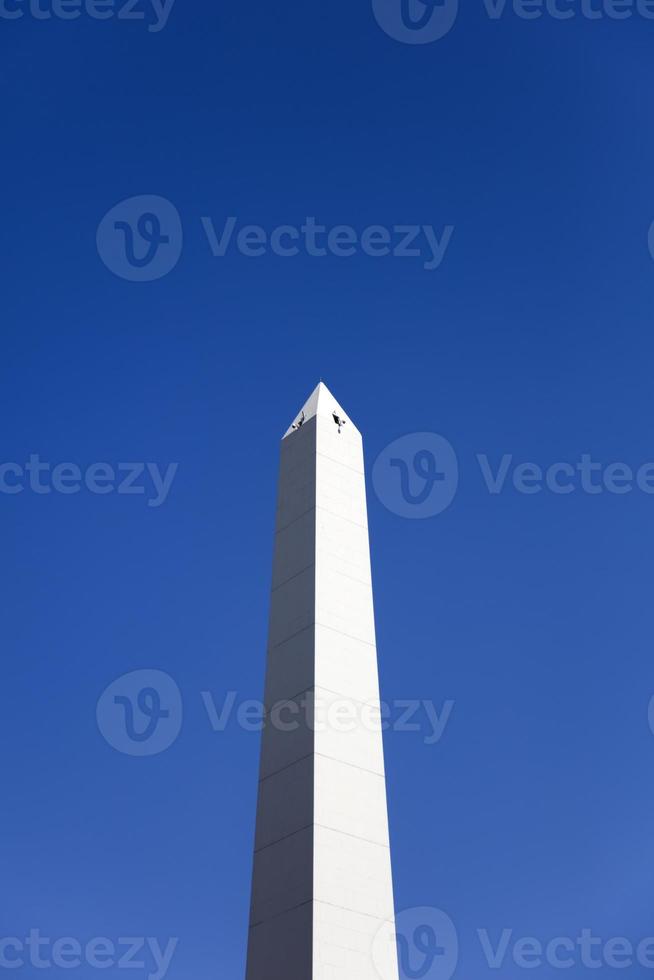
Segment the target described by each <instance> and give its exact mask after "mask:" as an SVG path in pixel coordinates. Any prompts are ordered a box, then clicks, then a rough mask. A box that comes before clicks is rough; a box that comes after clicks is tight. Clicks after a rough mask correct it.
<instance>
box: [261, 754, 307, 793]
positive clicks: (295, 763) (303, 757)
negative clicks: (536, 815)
mask: <svg viewBox="0 0 654 980" xmlns="http://www.w3.org/2000/svg"><path fill="white" fill-rule="evenodd" d="M312 757H313V751H311V752H307V754H306V755H301V756H300V758H299V759H294V760H293V762H287V763H286V765H285V766H282V767H281V768H280V769H275V771H274V772H269V773H268V775H267V776H262V777H261V779H260V780H259V785H261V783H265V781H266V780H267V779H272V778H273V776H279V774H280V772H285V771H286V770H287V769H291V768H292V767H293V766H298V765H299V764H300V763H301V762H305V761H306V759H311V758H312Z"/></svg>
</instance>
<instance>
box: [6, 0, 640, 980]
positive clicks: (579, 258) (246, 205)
mask: <svg viewBox="0 0 654 980" xmlns="http://www.w3.org/2000/svg"><path fill="white" fill-rule="evenodd" d="M653 40H654V22H647V21H644V20H642V19H640V18H634V19H632V20H629V21H624V22H615V21H612V20H604V21H598V22H589V21H587V20H583V19H581V18H577V19H576V20H574V21H570V22H568V23H558V22H553V21H552V20H550V19H548V18H543V19H541V20H539V21H534V22H526V21H523V20H521V19H519V18H517V17H515V16H514V15H513V14H510V13H507V14H506V15H505V16H504V17H503V18H502V19H501V20H500V21H497V22H493V21H490V20H489V19H488V17H487V16H486V15H485V13H484V12H483V8H482V6H481V4H471V3H467V4H465V6H464V9H462V10H461V11H460V13H459V18H458V21H457V24H456V26H455V28H454V29H453V30H452V32H451V33H450V34H449V35H448V36H447V37H445V38H444V39H442V40H440V41H438V42H437V43H435V44H430V45H425V46H424V47H423V46H409V45H403V44H400V43H398V42H397V41H395V40H393V39H391V38H390V37H388V36H387V35H386V34H385V33H383V32H382V31H381V30H380V28H379V27H378V25H377V23H376V22H375V20H374V18H373V15H372V11H371V8H370V4H369V2H366V0H364V2H362V3H360V4H353V3H351V2H350V3H346V2H344V0H341V2H336V3H331V4H328V3H321V4H319V3H308V4H307V3H306V2H304V3H302V2H300V0H288V2H287V3H286V4H283V5H281V4H273V3H270V2H263V0H254V2H251V3H226V2H224V0H221V2H219V3H216V2H208V0H198V2H196V3H190V2H189V0H177V3H176V5H175V7H174V9H173V12H172V14H171V17H170V21H169V23H168V25H167V26H166V28H165V29H164V30H163V31H161V32H160V33H158V34H152V33H148V31H147V30H146V28H145V26H144V25H143V24H141V23H138V22H137V23H123V22H117V21H106V22H101V21H90V20H88V19H86V18H81V19H80V20H78V21H74V22H63V21H57V20H52V21H47V22H40V21H36V20H34V19H33V18H29V17H25V18H23V19H22V20H18V21H2V22H0V45H1V48H2V61H1V68H0V71H1V73H2V88H3V92H4V93H5V97H4V99H3V109H2V119H3V125H2V131H3V140H2V143H3V153H2V163H1V164H0V166H1V167H2V170H3V182H2V187H3V194H2V197H3V208H2V225H3V232H4V235H3V239H4V244H3V245H2V246H1V252H0V255H1V259H2V268H3V272H4V276H3V283H4V284H3V289H2V306H3V311H4V312H3V316H2V323H3V327H2V333H3V341H4V343H3V351H4V352H3V357H2V359H1V361H0V400H1V403H2V418H3V420H4V424H3V426H2V431H3V438H2V452H1V456H2V461H17V462H19V463H22V462H24V461H25V460H26V459H27V457H28V456H29V454H30V453H38V454H40V456H41V458H42V459H44V460H48V461H50V462H52V463H53V464H54V463H57V462H63V461H73V462H76V463H77V464H79V465H80V466H82V467H86V466H88V465H89V464H91V463H93V462H98V461H109V462H111V463H113V464H117V463H118V462H119V461H124V460H143V461H147V460H152V461H157V462H159V463H160V464H161V465H162V466H163V465H165V464H167V463H169V462H171V461H175V462H178V463H179V470H178V473H177V476H176V478H175V482H174V485H173V488H172V491H171V493H170V496H169V498H168V499H167V501H166V502H165V504H164V505H163V506H161V507H160V508H148V506H147V504H146V501H145V498H144V497H139V496H124V495H117V494H111V495H108V496H95V495H91V494H89V493H87V492H81V493H79V494H76V495H71V496H64V495H61V494H50V495H44V496H39V495H37V494H35V493H33V492H30V491H25V492H23V493H21V494H18V495H16V496H8V495H0V510H1V515H0V519H1V521H2V529H3V530H2V540H3V549H2V550H3V558H4V560H3V562H2V566H3V589H2V592H3V599H4V603H3V606H4V607H5V611H4V614H3V629H2V649H3V652H4V656H3V661H4V666H3V679H4V680H3V684H2V686H1V688H0V726H1V727H2V730H3V737H2V745H3V750H2V756H3V759H2V773H3V779H2V782H3V789H4V792H3V806H2V811H3V831H2V838H1V839H2V880H3V894H4V898H3V900H2V905H1V907H0V908H1V915H0V932H1V933H2V935H3V936H6V935H12V936H13V935H16V936H22V935H25V934H26V933H27V931H28V930H29V929H30V928H31V927H38V928H40V929H41V931H42V932H43V934H44V935H48V936H52V937H58V936H70V935H72V936H77V937H79V938H80V939H82V940H84V939H87V938H90V937H92V936H109V937H113V938H117V937H119V936H125V935H128V936H130V935H131V936H140V935H151V936H158V937H161V939H162V940H163V939H164V937H168V936H178V937H179V938H180V942H179V948H178V951H177V952H176V954H175V957H174V961H173V965H172V967H171V969H170V971H169V973H168V977H169V978H170V980H238V978H241V977H243V975H244V973H243V971H244V961H245V949H246V933H247V917H248V900H249V886H250V867H251V847H252V839H253V828H254V808H255V796H256V782H257V760H258V747H259V739H258V736H257V735H255V734H252V733H248V732H245V731H243V730H241V729H240V728H238V726H236V725H234V724H230V725H229V726H228V728H227V730H226V731H225V732H223V733H215V732H212V731H211V727H210V725H209V722H208V719H207V715H206V712H205V710H204V707H203V704H202V700H201V692H202V691H211V692H212V693H213V695H214V697H215V699H216V702H217V703H220V702H221V701H222V699H223V698H224V696H225V693H226V692H227V691H230V690H233V691H236V692H238V697H239V700H245V699H247V698H257V697H260V696H261V694H262V689H263V671H264V658H265V640H266V619H267V606H268V588H269V579H270V561H271V553H272V530H273V518H274V497H275V485H276V469H277V456H278V440H279V438H280V436H281V434H282V432H283V431H284V429H285V428H286V426H287V425H288V423H289V422H290V421H291V419H292V417H293V416H294V413H295V412H296V411H297V410H298V409H299V407H300V405H301V404H302V402H303V401H304V399H305V398H306V397H307V395H308V394H309V392H310V390H311V389H312V388H313V387H314V385H315V384H316V382H317V381H318V379H319V377H321V376H322V377H323V378H324V379H325V381H326V382H327V384H328V385H329V386H330V388H331V389H332V390H333V392H334V394H335V395H336V397H337V398H338V399H339V401H340V402H341V403H342V404H343V406H344V407H345V409H346V411H348V412H350V413H351V416H352V418H353V419H354V420H355V421H356V423H357V425H358V426H359V428H360V429H361V431H362V432H363V434H364V439H365V447H366V453H367V462H368V464H369V467H370V466H371V464H372V462H373V461H374V459H375V457H376V456H377V454H378V453H379V452H380V451H381V450H382V449H383V448H384V446H386V445H387V444H388V443H389V442H390V441H391V440H393V439H395V438H397V437H399V436H401V435H403V434H405V433H410V432H415V431H434V432H438V433H441V434H442V435H444V436H445V437H446V438H447V439H449V440H450V442H451V443H452V445H453V446H454V448H455V450H456V453H457V455H458V459H459V465H460V486H459V492H458V493H457V496H456V498H455V500H454V501H453V503H452V505H451V506H450V507H449V509H448V510H446V511H445V512H444V513H443V514H441V515H440V516H438V517H435V518H433V519H431V520H425V521H420V520H416V521H410V520H403V519H401V518H399V517H397V516H395V515H394V514H392V513H390V512H389V511H388V510H387V509H386V508H385V507H384V506H383V505H382V504H381V503H380V502H379V500H378V499H377V498H376V496H375V495H374V493H373V492H372V488H371V486H370V485H369V497H370V503H369V509H370V513H369V519H370V528H371V539H372V556H373V572H374V582H375V587H376V610H377V626H378V640H379V654H380V671H381V679H382V691H383V695H384V697H385V699H387V700H392V699H394V698H431V699H433V700H434V702H435V703H436V704H437V705H438V706H441V705H442V703H443V702H444V701H445V700H447V699H452V700H454V702H455V705H454V709H453V711H452V716H451V718H450V721H449V724H448V726H447V728H446V731H445V734H444V736H443V738H442V739H441V741H440V742H439V743H438V744H437V745H435V746H426V745H424V744H423V737H422V734H420V733H415V734H407V733H395V734H393V733H389V734H388V736H387V738H386V755H387V769H388V788H389V799H390V819H391V835H392V845H393V857H394V875H395V887H396V904H397V907H398V909H402V908H405V907H407V906H421V905H433V906H437V907H439V908H441V909H443V910H445V911H447V912H448V914H449V915H450V916H451V917H452V919H453V920H454V921H455V923H456V926H457V929H458V931H459V939H460V942H461V960H460V965H459V969H458V972H457V974H456V977H457V978H461V980H466V978H468V980H474V978H476V980H479V978H481V977H484V976H486V975H487V974H489V971H488V968H487V967H486V966H485V963H484V962H483V959H482V958H481V953H480V950H479V944H478V942H477V940H476V938H475V930H476V929H478V928H484V927H486V928H488V929H492V930H494V931H495V932H494V934H496V933H497V931H498V930H500V929H502V928H503V927H509V928H512V929H514V931H515V934H516V936H520V935H533V936H537V937H539V938H540V939H541V940H547V939H548V938H550V937H552V936H556V935H567V936H572V937H575V936H577V935H578V934H579V932H580V930H581V929H582V928H583V927H592V929H593V931H594V932H595V933H596V934H598V935H601V936H603V937H604V938H605V939H608V938H610V937H611V936H619V935H625V936H628V937H630V938H631V939H632V940H635V941H638V940H640V939H642V938H643V936H646V935H651V934H652V933H654V922H652V916H651V906H652V896H653V890H654V870H653V868H654V865H653V862H652V813H653V806H654V736H653V735H652V733H651V732H650V730H649V727H648V718H647V708H648V702H649V699H650V697H651V695H652V694H654V669H653V666H652V618H653V617H652V597H651V568H652V547H653V544H654V535H653V531H652V528H653V527H654V523H653V521H652V515H653V513H654V497H652V496H647V495H646V494H643V493H642V492H640V491H637V490H634V491H633V492H632V493H630V494H627V495H624V496H619V495H614V494H607V493H603V494H601V495H596V496H591V495H588V494H584V493H582V492H581V491H577V492H575V493H572V494H570V495H568V496H555V495H553V494H551V493H547V492H542V493H540V494H538V495H533V496H527V495H522V494H519V493H517V492H516V491H515V490H513V489H511V488H510V487H509V488H507V489H506V490H505V491H504V492H503V493H501V494H500V495H498V496H491V495H490V494H489V493H488V492H487V491H486V489H485V487H484V484H483V481H482V479H481V476H480V472H479V467H478V465H477V462H476V460H475V454H477V453H486V454H488V455H489V457H490V458H491V460H492V462H493V465H497V462H498V461H499V459H500V457H501V455H502V454H503V453H512V454H513V455H514V457H515V460H516V461H520V462H522V461H527V460H529V461H534V462H536V463H538V464H539V465H541V466H547V465H549V464H550V463H552V462H555V461H558V460H567V461H570V462H572V463H575V462H576V461H578V460H579V458H580V456H581V454H582V453H591V454H592V456H593V459H595V460H597V461H599V462H602V463H604V464H609V463H611V462H615V461H625V462H626V463H628V464H630V465H632V466H634V467H637V466H639V465H640V464H642V463H643V462H646V461H650V460H653V459H654V441H653V439H652V421H651V420H652V356H653V354H654V344H653V341H652V308H653V301H654V262H653V261H652V258H651V256H650V254H649V251H648V246H647V234H648V228H649V226H650V224H651V222H652V220H654V190H653V183H652V173H654V135H653V131H652V125H651V122H652V109H653V105H654V84H653V81H654V69H653V67H652V42H653ZM139 194H158V195H162V196H163V197H165V198H167V199H169V200H170V201H171V202H173V203H174V204H175V206H176V207H177V209H178V210H179V213H180V215H181V218H182V223H183V226H184V250H183V253H182V256H181V258H180V261H179V264H178V265H177V267H176V268H175V269H174V270H173V271H172V272H171V273H170V274H169V275H168V276H166V277H165V278H162V279H160V280H158V281H156V282H151V283H132V282H127V281H125V280H122V279H120V278H118V277H116V276H115V275H113V274H112V272H110V271H109V270H108V269H107V268H106V267H105V266H104V265H103V263H102V262H101V260H100V258H99V256H98V252H97V249H96V243H95V235H96V229H97V226H98V223H99V221H100V219H101V218H102V216H103V215H104V214H105V213H106V212H107V211H108V209H109V208H110V207H112V206H113V205H114V204H116V203H117V202H119V201H121V200H123V199H125V198H129V197H131V196H133V195H139ZM228 215H235V216H238V218H239V221H240V222H242V223H249V222H252V223H255V224H260V225H263V226H265V227H267V228H272V227H274V226H275V225H279V224H289V223H290V224H300V223H302V221H303V220H304V218H305V217H306V216H307V215H315V216H317V218H318V219H319V220H321V221H322V222H323V223H325V224H329V225H334V224H340V223H345V224H351V225H353V226H355V227H357V228H359V229H361V228H363V227H365V226H366V225H369V224H383V225H393V224H403V223H414V222H415V223H420V224H429V223H431V224H434V225H435V226H437V227H438V228H442V227H443V225H446V224H452V225H454V226H455V232H454V236H453V238H452V242H451V245H450V248H449V250H448V253H447V255H446V258H445V260H444V262H443V264H442V266H441V267H440V269H438V270H436V271H432V272H428V271H425V270H424V269H423V268H422V265H421V263H420V261H418V260H416V259H399V258H392V257H389V258H385V259H381V258H380V259H373V258H370V257H367V256H363V255H357V256H355V257H352V258H348V259H344V258H337V257H333V256H328V257H325V258H320V259H319V258H312V257H308V256H298V257H296V258H292V259H291V258H280V257H278V256H275V255H270V254H268V255H266V256H264V257H262V258H258V259H254V258H247V257H245V256H243V255H240V254H239V253H238V252H236V251H234V250H232V251H230V252H229V253H228V255H227V256H225V257H224V258H214V257H212V255H211V253H210V250H209V248H208V246H207V242H206V239H205V237H204V233H203V231H202V226H201V223H200V217H201V216H211V217H212V218H213V219H214V221H215V222H216V223H217V224H218V225H220V224H221V223H222V222H223V221H224V220H225V218H226V217H227V216H228ZM146 667H152V668H158V669H161V670H164V671H166V672H168V673H169V674H170V675H171V676H172V677H174V679H175V680H176V682H177V683H178V685H179V687H180V689H181V691H182V696H183V699H184V724H183V728H182V731H181V733H180V736H179V738H178V739H177V741H176V742H175V743H174V745H173V746H172V747H171V748H169V749H168V750H167V751H166V752H164V753H162V754H160V755H157V756H154V757H151V758H145V759H139V758H133V757H129V756H127V755H122V754H120V753H118V752H116V751H115V750H114V749H112V748H111V747H110V746H109V745H108V744H107V743H106V742H105V741H104V740H103V738H102V736H101V734H100V732H99V731H98V728H97V726H96V721H95V709H96V702H97V700H98V697H99V696H100V694H101V692H102V691H103V689H104V688H105V687H106V686H107V684H109V683H110V682H111V681H112V680H113V679H115V678H116V677H118V676H119V675H121V674H123V673H125V672H128V671H131V670H135V669H137V668H146ZM50 972H51V973H52V972H53V971H50ZM54 972H57V971H54ZM95 972H96V971H90V970H88V969H87V970H86V971H84V970H81V971H80V970H78V971H72V976H81V975H83V976H84V977H88V976H90V975H91V974H93V973H95ZM569 972H570V971H569ZM584 972H585V971H584ZM596 972H599V971H596ZM15 973H16V975H17V976H18V975H19V976H32V975H35V976H36V975H41V974H40V972H39V973H38V974H37V973H35V972H34V971H33V970H32V969H31V968H29V967H27V968H25V969H24V970H21V971H15ZM532 973H534V974H535V975H537V976H543V977H549V976H556V975H557V971H552V970H548V969H542V970H536V971H532ZM612 973H613V971H612V970H608V969H607V970H606V971H603V972H602V973H601V975H606V974H609V975H610V974H612ZM624 973H625V975H627V976H629V977H641V976H646V975H649V973H650V971H648V970H643V969H640V968H638V967H633V968H632V969H631V970H627V971H624ZM523 974H524V971H523V970H519V969H518V968H517V967H515V966H514V965H512V964H510V963H509V965H507V967H506V968H505V970H503V971H502V973H501V976H502V980H509V978H511V977H517V976H522V975H523ZM120 975H122V971H120V972H119V971H114V970H108V971H105V976H106V977H107V978H111V977H113V976H120ZM132 975H133V976H143V977H144V980H145V975H146V974H145V973H144V972H143V971H141V972H140V973H138V974H137V972H136V971H133V973H132ZM490 975H491V976H492V975H498V974H497V973H495V974H493V973H490ZM570 975H574V976H578V975H581V971H580V972H578V971H577V970H573V971H572V972H571V973H570Z"/></svg>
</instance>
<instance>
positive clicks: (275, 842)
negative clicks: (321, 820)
mask: <svg viewBox="0 0 654 980" xmlns="http://www.w3.org/2000/svg"><path fill="white" fill-rule="evenodd" d="M315 826H317V824H314V823H308V824H306V826H305V827H298V829H297V830H292V831H291V832H290V834H284V836H283V837H278V838H277V840H271V842H270V844H264V845H263V847H257V848H256V849H255V852H254V853H255V854H261V852H262V851H267V850H268V848H269V847H275V845H276V844H281V843H282V841H285V840H288V839H289V837H295V836H296V834H301V833H302V832H303V831H304V830H310V829H311V828H312V827H315Z"/></svg>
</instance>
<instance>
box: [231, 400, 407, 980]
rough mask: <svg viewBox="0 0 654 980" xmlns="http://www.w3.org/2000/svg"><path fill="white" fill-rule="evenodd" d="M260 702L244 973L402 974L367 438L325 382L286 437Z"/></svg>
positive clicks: (296, 978)
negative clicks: (377, 635)
mask: <svg viewBox="0 0 654 980" xmlns="http://www.w3.org/2000/svg"><path fill="white" fill-rule="evenodd" d="M343 420H345V421H343ZM265 703H266V712H267V718H266V727H265V729H264V733H263V739H262V749H261V766H260V782H259V798H258V807H257V826H256V838H255V850H254V871H253V880H252V903H251V910H250V932H249V942H248V966H247V980H379V977H380V974H381V976H382V977H383V980H397V976H398V970H397V953H396V948H395V943H394V941H393V931H394V909H393V885H392V878H391V858H390V849H389V838H388V817H387V806H386V781H385V775H384V755H383V747H382V734H381V720H380V715H379V682H378V676H377V651H376V647H375V625H374V616H373V601H372V584H371V577H370V550H369V544H368V525H367V513H366V495H365V477H364V469H363V448H362V441H361V435H360V433H359V432H358V430H357V429H356V428H355V426H354V425H353V424H352V422H351V421H350V419H349V416H346V415H345V414H344V412H343V410H342V408H341V407H340V405H339V404H338V403H337V402H336V400H335V398H334V397H333V396H332V395H331V394H330V392H329V391H328V389H327V388H326V387H325V385H324V384H322V382H321V383H320V384H319V385H318V387H317V388H316V389H315V391H314V392H313V394H312V395H311V397H310V398H309V400H308V401H307V402H306V404H305V405H304V407H303V409H302V410H301V412H300V414H299V416H298V418H297V419H296V421H295V423H294V425H293V426H291V427H290V428H289V429H288V431H287V432H286V434H285V436H284V438H283V440H282V444H281V464H280V474H279V491H278V503H277V520H276V535H275V554H274V564H273V581H272V597H271V608H270V625H269V637H268V668H267V676H266V693H265ZM380 930H382V931H383V932H385V933H386V938H385V941H384V942H383V943H382V944H381V947H380V943H379V942H377V944H376V949H377V952H376V956H375V962H373V957H372V946H373V939H374V938H375V936H377V935H378V934H379V933H380ZM380 948H381V953H380V951H379V950H380ZM386 951H387V952H386ZM380 956H381V962H380Z"/></svg>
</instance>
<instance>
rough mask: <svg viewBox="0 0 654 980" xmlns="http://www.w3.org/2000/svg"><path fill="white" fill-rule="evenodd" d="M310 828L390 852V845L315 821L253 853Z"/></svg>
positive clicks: (264, 849) (257, 852)
mask: <svg viewBox="0 0 654 980" xmlns="http://www.w3.org/2000/svg"><path fill="white" fill-rule="evenodd" d="M312 827H319V828H320V829H321V830H329V831H331V833H332V834H342V835H343V837H351V838H352V839H353V840H360V841H363V842H364V844H374V846H375V847H383V848H385V850H387V851H390V844H383V843H380V842H379V841H378V840H371V839H370V837H361V835H360V834H351V833H350V832H349V831H347V830H341V828H340V827H330V826H329V825H328V824H326V823H318V821H317V820H314V821H313V823H308V824H306V826H304V827H298V828H297V830H292V831H291V832H290V834H284V836H283V837H278V838H277V840H271V842H270V843H269V844H264V845H263V847H258V848H257V849H256V850H255V852H254V853H255V854H260V853H261V851H267V850H268V848H269V847H275V846H276V845H277V844H281V843H282V842H283V841H285V840H288V839H289V837H295V836H296V835H297V834H301V833H303V832H304V831H305V830H310V829H311V828H312Z"/></svg>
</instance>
